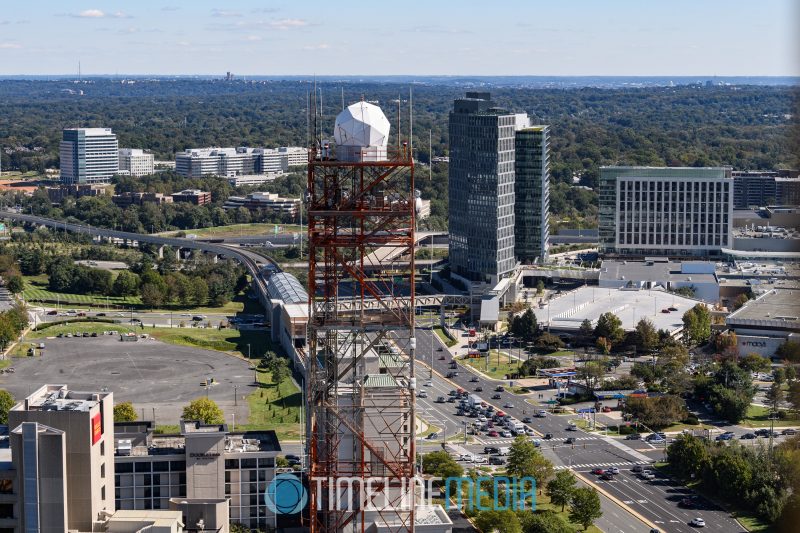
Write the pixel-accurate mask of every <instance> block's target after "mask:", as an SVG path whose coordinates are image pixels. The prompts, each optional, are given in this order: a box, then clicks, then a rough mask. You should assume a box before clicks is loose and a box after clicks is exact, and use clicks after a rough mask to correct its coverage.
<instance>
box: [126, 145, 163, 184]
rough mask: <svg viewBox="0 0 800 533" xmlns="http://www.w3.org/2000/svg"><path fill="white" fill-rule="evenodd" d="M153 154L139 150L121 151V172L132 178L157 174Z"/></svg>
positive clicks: (127, 149) (128, 149)
mask: <svg viewBox="0 0 800 533" xmlns="http://www.w3.org/2000/svg"><path fill="white" fill-rule="evenodd" d="M154 167H155V165H154V158H153V154H150V153H147V152H145V151H144V150H140V149H138V148H120V149H119V170H120V172H127V173H128V175H130V176H136V177H141V176H149V175H150V174H153V173H154V172H155V168H154Z"/></svg>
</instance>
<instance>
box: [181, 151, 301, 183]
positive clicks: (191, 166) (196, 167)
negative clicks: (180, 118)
mask: <svg viewBox="0 0 800 533" xmlns="http://www.w3.org/2000/svg"><path fill="white" fill-rule="evenodd" d="M307 163H308V150H306V149H305V148H301V147H296V146H284V147H281V148H248V147H244V146H242V147H239V148H190V149H187V150H186V151H184V152H181V153H178V154H176V155H175V171H176V172H177V173H178V174H180V175H181V176H184V177H187V178H197V177H202V176H221V177H226V178H233V177H236V176H248V175H253V174H280V173H282V172H287V171H288V170H289V168H292V167H297V166H300V165H305V164H307Z"/></svg>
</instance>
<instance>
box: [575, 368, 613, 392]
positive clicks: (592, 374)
mask: <svg viewBox="0 0 800 533" xmlns="http://www.w3.org/2000/svg"><path fill="white" fill-rule="evenodd" d="M605 374H606V370H605V367H604V366H603V365H602V364H600V362H599V361H587V362H586V363H584V365H583V366H580V367H578V368H577V369H576V372H575V377H576V378H577V379H582V380H583V382H584V384H585V385H586V388H587V389H589V390H590V391H593V390H595V389H596V388H597V385H598V382H599V381H600V380H601V379H602V378H603V376H604V375H605Z"/></svg>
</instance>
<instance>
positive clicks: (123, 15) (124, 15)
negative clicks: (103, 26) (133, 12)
mask: <svg viewBox="0 0 800 533" xmlns="http://www.w3.org/2000/svg"><path fill="white" fill-rule="evenodd" d="M112 16H113V17H114V18H115V19H131V18H133V17H132V16H130V15H128V14H127V13H123V12H122V11H117V12H115V13H114V14H113V15H112Z"/></svg>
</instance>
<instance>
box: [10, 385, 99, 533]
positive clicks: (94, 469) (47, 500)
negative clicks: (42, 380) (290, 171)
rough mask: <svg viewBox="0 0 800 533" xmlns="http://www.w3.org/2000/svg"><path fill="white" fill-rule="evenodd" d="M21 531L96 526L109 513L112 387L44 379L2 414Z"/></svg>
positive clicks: (60, 529) (76, 528)
mask: <svg viewBox="0 0 800 533" xmlns="http://www.w3.org/2000/svg"><path fill="white" fill-rule="evenodd" d="M8 426H9V428H10V433H11V435H10V436H11V452H12V457H11V459H12V465H13V469H14V471H15V472H16V475H15V480H14V486H15V487H16V491H15V492H16V494H17V498H16V499H17V502H16V510H15V516H16V517H17V518H18V520H19V522H18V523H19V530H18V531H20V532H27V531H66V530H67V529H69V530H78V531H94V527H93V526H94V525H95V523H96V522H97V521H98V520H100V519H101V518H102V517H103V516H105V514H107V513H113V512H114V500H113V495H114V493H113V482H114V458H113V457H114V455H113V454H114V442H113V427H114V400H113V394H112V393H110V392H99V393H97V392H77V391H72V390H69V389H68V388H67V386H66V385H44V386H43V387H41V388H39V389H38V390H36V391H35V392H33V393H32V394H31V395H30V396H28V397H27V398H25V399H24V400H23V401H21V402H20V403H18V404H17V405H15V406H14V407H12V408H11V410H10V411H9V413H8Z"/></svg>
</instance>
